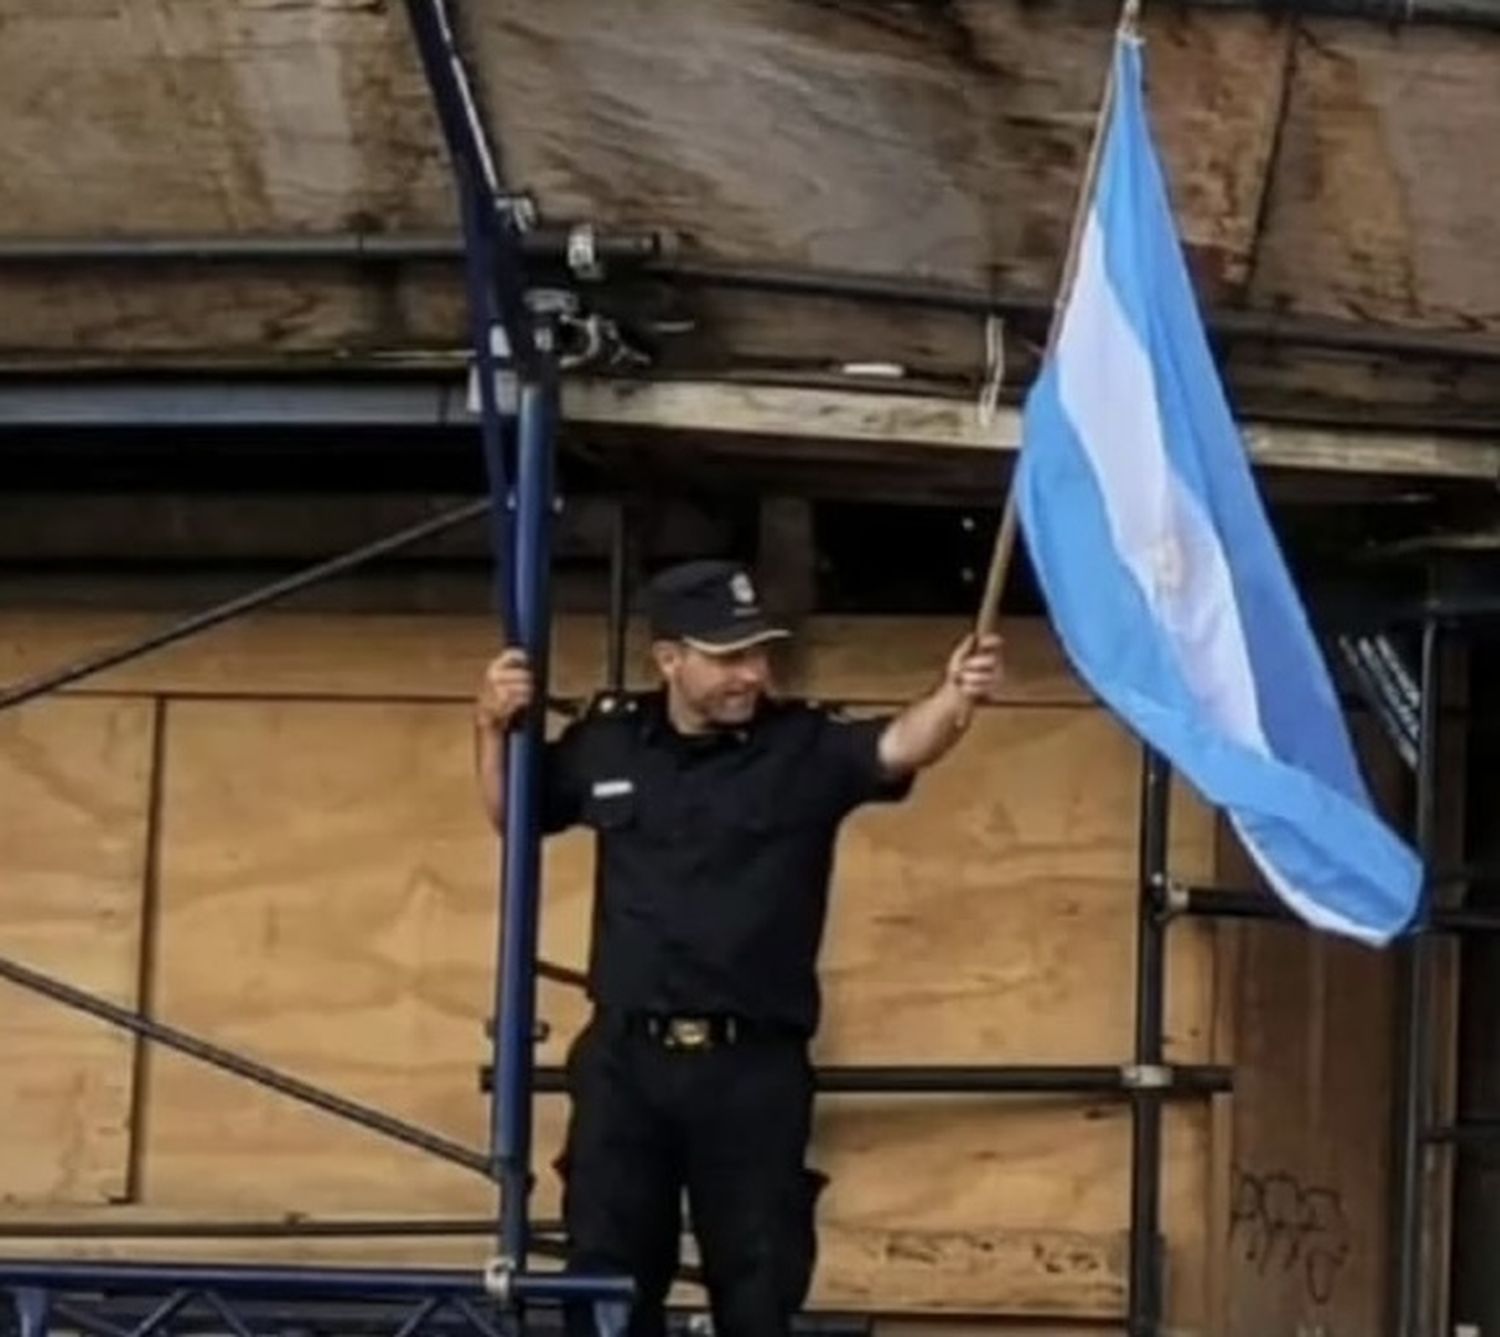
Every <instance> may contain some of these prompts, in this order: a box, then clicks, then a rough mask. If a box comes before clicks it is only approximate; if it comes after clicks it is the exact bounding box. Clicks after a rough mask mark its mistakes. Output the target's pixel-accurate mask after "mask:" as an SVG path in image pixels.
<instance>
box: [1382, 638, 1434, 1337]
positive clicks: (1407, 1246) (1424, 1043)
mask: <svg viewBox="0 0 1500 1337" xmlns="http://www.w3.org/2000/svg"><path fill="white" fill-rule="evenodd" d="M1441 651H1442V628H1441V626H1440V624H1439V623H1438V621H1437V620H1436V619H1435V618H1429V619H1428V620H1427V623H1426V625H1425V626H1424V627H1423V629H1422V667H1421V687H1422V697H1421V728H1420V731H1419V735H1418V756H1417V792H1416V847H1417V855H1418V857H1419V858H1420V859H1421V860H1422V862H1423V864H1424V865H1425V866H1427V867H1431V864H1432V860H1433V857H1434V855H1435V853H1436V851H1437V771H1438V757H1439V741H1440V740H1439V725H1440V724H1441V721H1442V671H1441V668H1442V665H1441ZM1430 895H1431V892H1430V889H1428V890H1426V891H1424V904H1423V907H1422V909H1423V912H1424V913H1425V911H1426V909H1427V901H1428V899H1429V898H1430ZM1398 965H1399V970H1400V975H1399V979H1398V985H1399V987H1398V998H1399V1010H1398V1017H1399V1023H1398V1035H1397V1042H1396V1052H1397V1060H1398V1062H1397V1065H1396V1072H1397V1073H1398V1074H1399V1083H1398V1092H1397V1096H1396V1110H1395V1119H1394V1130H1393V1131H1394V1141H1395V1147H1394V1155H1393V1158H1392V1178H1393V1181H1394V1192H1393V1194H1392V1198H1393V1203H1392V1206H1393V1213H1394V1218H1395V1219H1394V1221H1393V1223H1392V1224H1393V1229H1392V1231H1391V1253H1392V1258H1391V1330H1392V1332H1393V1333H1394V1334H1395V1337H1421V1331H1422V1277H1423V1272H1424V1269H1423V1252H1424V1250H1423V1232H1422V1223H1423V1216H1424V1213H1425V1210H1426V1193H1425V1191H1424V1190H1425V1186H1426V1175H1425V1170H1426V1157H1425V1154H1424V1153H1425V1151H1426V1148H1427V1145H1428V1144H1427V1142H1426V1140H1425V1138H1426V1134H1427V1124H1428V1120H1429V1107H1430V1102H1429V1099H1428V1094H1429V1093H1428V1080H1429V1075H1428V1074H1429V1063H1428V1050H1429V1046H1430V1031H1431V1020H1432V1018H1431V979H1430V972H1429V969H1428V953H1427V941H1426V939H1425V938H1424V937H1422V936H1420V935H1419V936H1417V937H1415V938H1412V939H1410V940H1409V941H1408V942H1406V943H1404V944H1403V946H1402V948H1401V954H1400V957H1399V959H1398Z"/></svg>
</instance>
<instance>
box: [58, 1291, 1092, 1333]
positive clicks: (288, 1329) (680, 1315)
mask: <svg viewBox="0 0 1500 1337" xmlns="http://www.w3.org/2000/svg"><path fill="white" fill-rule="evenodd" d="M65 1294H67V1295H68V1296H69V1298H68V1299H56V1300H54V1301H53V1306H52V1312H53V1314H54V1315H55V1316H56V1317H57V1318H58V1319H62V1320H65V1321H66V1327H65V1326H64V1324H62V1323H59V1324H57V1325H55V1328H54V1330H58V1329H63V1330H73V1329H76V1330H77V1331H80V1332H84V1333H88V1334H89V1337H131V1334H132V1333H133V1332H134V1331H135V1329H136V1328H137V1327H138V1325H139V1324H140V1322H141V1321H142V1320H143V1319H145V1318H146V1317H147V1315H149V1314H150V1312H151V1309H152V1307H153V1300H152V1297H150V1296H138V1295H131V1296H108V1297H104V1296H99V1295H95V1294H87V1293H86V1292H65ZM474 1303H477V1302H471V1301H464V1302H463V1303H462V1304H461V1305H459V1304H449V1305H448V1306H446V1307H444V1308H441V1309H438V1310H437V1311H435V1312H431V1313H429V1314H428V1316H427V1317H426V1319H425V1321H424V1322H423V1324H422V1326H421V1329H420V1331H421V1333H422V1334H427V1335H431V1337H437V1335H438V1334H441V1337H479V1334H480V1333H481V1332H482V1331H484V1330H483V1329H481V1328H479V1327H478V1326H477V1325H475V1324H474V1323H473V1322H472V1321H471V1319H470V1317H469V1314H468V1313H466V1312H465V1311H466V1310H468V1309H470V1306H471V1305H472V1304H474ZM413 1305H414V1302H413V1301H412V1300H411V1299H399V1300H382V1301H375V1302H365V1303H361V1302H360V1301H358V1300H314V1301H300V1302H299V1301H292V1300H286V1299H280V1298H277V1297H274V1296H269V1297H265V1298H261V1297H253V1298H251V1297H240V1298H239V1299H238V1300H237V1301H236V1303H235V1306H234V1309H235V1312H236V1313H238V1314H239V1316H240V1317H241V1318H242V1319H243V1320H244V1322H245V1324H246V1326H247V1327H248V1328H249V1329H250V1331H251V1332H253V1333H263V1334H291V1333H299V1332H300V1333H322V1334H333V1333H337V1334H339V1337H355V1335H356V1334H358V1337H393V1334H396V1333H399V1332H400V1331H401V1330H402V1324H403V1322H405V1321H406V1320H408V1319H409V1318H410V1317H411V1316H412V1314H413V1313H414V1312H415V1310H414V1308H413ZM700 1310H701V1305H700V1306H694V1307H691V1308H690V1307H686V1306H681V1307H674V1308H672V1309H670V1310H669V1312H668V1315H667V1331H668V1332H669V1333H670V1334H672V1337H693V1334H694V1333H695V1332H696V1330H697V1324H696V1318H697V1314H698V1312H699V1311H700ZM471 1312H472V1311H471ZM480 1313H481V1315H484V1314H487V1313H488V1314H489V1317H490V1319H491V1321H493V1314H492V1313H490V1311H483V1310H482V1311H480ZM561 1319H562V1315H561V1314H560V1313H559V1312H558V1311H557V1310H555V1309H537V1310H532V1311H530V1312H528V1313H527V1315H526V1324H525V1330H526V1333H527V1337H540V1335H541V1334H552V1333H558V1334H561V1331H562V1328H561ZM1092 1322H1093V1321H1092V1320H1088V1319H1085V1320H1083V1321H1082V1322H1081V1323H1080V1324H1079V1325H1078V1326H1092ZM873 1326H874V1321H873V1320H872V1319H871V1318H870V1316H869V1315H866V1314H848V1313H834V1312H830V1311H817V1312H814V1313H807V1314H796V1315H794V1316H793V1317H792V1320H791V1330H792V1333H793V1334H794V1335H795V1337H868V1334H869V1333H870V1332H871V1330H872V1328H873ZM225 1331H226V1329H225V1325H224V1323H223V1322H222V1320H220V1321H217V1322H215V1321H214V1317H213V1316H211V1315H209V1314H207V1313H201V1314H200V1312H199V1311H198V1309H196V1308H189V1309H186V1310H184V1311H183V1312H181V1313H180V1314H179V1315H178V1316H177V1317H176V1318H174V1319H173V1322H172V1333H173V1334H174V1337H182V1335H184V1334H204V1337H224V1333H225Z"/></svg>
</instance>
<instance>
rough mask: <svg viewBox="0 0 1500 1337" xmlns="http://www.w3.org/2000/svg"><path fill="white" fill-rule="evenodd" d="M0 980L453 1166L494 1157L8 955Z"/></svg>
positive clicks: (484, 1167) (480, 1166)
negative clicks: (204, 1038)
mask: <svg viewBox="0 0 1500 1337" xmlns="http://www.w3.org/2000/svg"><path fill="white" fill-rule="evenodd" d="M0 979H5V980H9V981H10V983H12V984H15V985H18V986H19V987H20V988H23V989H29V990H30V991H31V992H32V993H36V994H40V995H41V996H42V997H44V998H50V999H52V1001H53V1002H56V1003H61V1004H62V1005H63V1006H65V1007H70V1008H72V1009H74V1010H75V1011H77V1012H85V1013H87V1014H88V1015H89V1016H91V1017H95V1018H97V1019H98V1020H100V1021H106V1022H108V1023H109V1024H110V1025H111V1026H118V1027H120V1028H121V1029H122V1030H127V1031H132V1032H134V1033H135V1034H136V1035H140V1036H144V1037H145V1038H146V1039H148V1040H153V1041H155V1042H156V1043H157V1044H161V1045H165V1046H166V1047H167V1048H168V1049H172V1050H175V1051H176V1052H177V1053H179V1054H186V1055H187V1056H188V1057H189V1058H195V1059H197V1060H198V1061H199V1062H200V1063H207V1064H208V1065H209V1066H210V1067H215V1068H219V1069H221V1070H223V1071H224V1072H230V1073H233V1074H234V1075H235V1076H236V1077H243V1078H245V1079H246V1080H247V1081H252V1082H254V1083H256V1084H257V1085H258V1086H264V1087H267V1088H269V1089H270V1090H272V1091H276V1092H279V1093H280V1094H281V1095H284V1096H288V1097H290V1098H291V1099H293V1100H298V1101H301V1102H302V1103H303V1104H304V1105H311V1106H313V1107H314V1108H315V1109H320V1110H322V1111H324V1113H326V1114H332V1115H335V1116H336V1117H338V1118H340V1119H344V1120H346V1121H347V1122H349V1123H353V1124H358V1125H359V1126H360V1127H361V1128H367V1129H369V1130H370V1131H371V1132H373V1133H380V1134H382V1135H383V1136H385V1137H388V1138H390V1139H392V1140H393V1141H396V1142H404V1143H406V1144H407V1145H408V1146H412V1147H418V1148H420V1149H421V1150H422V1151H425V1152H427V1153H428V1154H429V1155H432V1156H436V1157H438V1158H439V1159H441V1160H445V1161H450V1162H452V1163H453V1164H454V1165H461V1166H463V1167H464V1168H465V1169H466V1170H473V1171H475V1172H476V1173H478V1174H482V1175H488V1174H489V1172H490V1162H489V1160H488V1159H487V1158H486V1157H484V1156H481V1155H480V1154H479V1153H478V1152H477V1151H474V1150H472V1149H470V1148H469V1147H465V1146H463V1145H462V1144H460V1143H457V1142H454V1141H451V1140H450V1139H448V1138H446V1137H443V1136H441V1135H440V1134H437V1133H432V1132H429V1131H428V1130H427V1129H425V1128H418V1127H417V1126H416V1125H414V1124H409V1123H406V1122H404V1121H403V1120H401V1119H397V1118H394V1117H393V1116H391V1115H389V1114H385V1113H383V1112H381V1111H380V1110H377V1109H371V1108H370V1107H369V1106H368V1105H361V1104H359V1103H358V1102H356V1101H353V1100H348V1099H346V1098H345V1097H343V1096H340V1095H335V1094H334V1093H333V1092H331V1091H325V1090H323V1089H322V1088H321V1087H317V1086H313V1085H312V1084H311V1083H310V1082H304V1081H302V1080H300V1079H299V1078H296V1077H292V1076H289V1075H288V1074H286V1073H284V1072H279V1071H277V1070H276V1069H275V1068H271V1067H268V1066H267V1065H266V1064H264V1063H257V1062H255V1061H254V1060H253V1059H248V1058H245V1057H244V1056H243V1055H242V1054H237V1053H235V1052H234V1051H233V1050H231V1049H225V1048H224V1047H223V1046H221V1045H216V1044H212V1043H211V1042H209V1041H207V1040H202V1039H199V1037H198V1036H196V1035H190V1034H189V1033H188V1032H187V1031H181V1030H178V1029H177V1028H176V1027H175V1026H168V1025H165V1024H164V1023H162V1022H159V1021H153V1020H152V1019H151V1018H150V1017H143V1016H141V1015H140V1013H138V1012H132V1011H130V1010H129V1009H128V1008H124V1007H120V1006H119V1005H118V1004H116V1003H111V1002H110V1001H109V1000H108V999H105V998H100V997H98V996H97V995H95V994H91V993H89V992H88V991H87V990H85V989H79V988H75V987H74V986H73V985H71V984H67V983H65V982H64V981H62V980H59V979H56V978H54V977H53V976H51V975H47V974H44V973H43V972H42V971H39V970H32V969H31V968H30V967H29V966H23V965H21V964H20V963H19V962H17V961H12V960H10V959H9V958H8V957H3V956H0Z"/></svg>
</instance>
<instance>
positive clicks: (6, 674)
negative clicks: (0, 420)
mask: <svg viewBox="0 0 1500 1337" xmlns="http://www.w3.org/2000/svg"><path fill="white" fill-rule="evenodd" d="M170 620H171V614H166V613H163V614H159V615H143V614H134V613H128V614H106V613H99V612H84V613H79V612H69V611H56V612H22V611H11V610H5V611H0V682H6V683H14V682H18V681H20V680H22V679H24V678H26V677H28V676H29V675H32V674H36V673H41V672H44V671H46V670H48V669H52V668H55V667H57V666H59V665H61V664H66V663H71V662H73V661H74V660H76V659H78V658H80V657H84V656H87V655H89V654H92V653H95V652H97V651H99V650H102V649H105V648H108V647H111V646H114V645H119V644H125V643H128V642H130V641H131V640H134V639H136V638H138V637H140V636H143V635H145V634H147V633H149V632H151V631H153V630H155V629H157V628H159V627H161V626H164V625H166V624H167V623H168V622H169V621H170ZM968 630H969V628H968V626H967V624H966V623H965V622H964V621H963V620H962V619H959V618H894V617H863V616H859V617H814V618H809V619H808V620H807V621H806V622H805V623H804V624H803V625H802V627H801V628H800V632H799V635H800V636H801V638H802V640H803V642H804V653H803V655H802V657H801V662H800V665H799V672H798V673H797V675H795V676H794V677H792V678H791V679H789V681H788V687H789V689H792V690H797V691H800V692H805V693H807V694H809V695H811V696H814V697H817V698H821V699H825V700H836V701H904V700H907V699H909V698H911V697H913V696H915V695H917V694H919V693H921V692H925V691H928V690H929V689H930V688H931V687H932V685H933V683H934V682H935V681H936V680H937V677H938V675H939V674H940V673H941V671H942V666H943V664H944V663H945V662H946V660H947V656H948V653H949V652H950V650H951V649H952V647H953V646H954V645H955V644H956V643H957V641H958V639H959V638H960V637H961V636H963V635H964V634H965V633H966V632H967V631H968ZM1002 630H1003V634H1004V636H1005V645H1006V674H1007V677H1006V683H1005V686H1004V690H1003V693H1002V700H1004V701H1006V702H1015V703H1020V702H1032V703H1036V704H1060V703H1068V702H1078V701H1081V700H1084V699H1086V698H1085V695H1084V692H1083V690H1082V688H1081V686H1080V685H1079V683H1078V680H1077V679H1076V678H1075V677H1073V676H1072V674H1071V672H1070V671H1069V670H1068V668H1067V666H1066V663H1065V662H1064V660H1063V657H1062V654H1061V651H1060V650H1059V648H1058V645H1057V642H1056V639H1055V638H1054V637H1053V636H1052V634H1051V632H1050V631H1049V630H1048V629H1047V627H1046V626H1045V624H1044V623H1043V622H1041V621H1040V620H1038V619H1030V618H1028V619H1015V620H1012V621H1009V622H1007V623H1006V624H1005V626H1004V628H1003V629H1002ZM605 637H606V621H605V619H604V618H602V617H595V616H585V615H565V616H560V617H558V618H557V619H556V623H555V629H554V636H553V651H552V656H553V660H552V662H553V691H554V692H555V693H557V694H559V695H561V696H565V697H571V698H575V699H577V698H587V697H589V696H591V695H592V694H593V693H594V692H596V691H598V690H600V689H601V687H602V684H603V681H604V669H605V647H606V639H605ZM499 643H500V635H499V632H498V630H497V629H496V627H495V624H494V623H493V622H492V621H491V620H490V619H489V618H486V617H473V616H454V615H430V616H428V615H415V616H400V615H382V614H369V615H355V616H345V617H327V616H317V615H300V614H278V613H261V614H256V615H254V616H253V617H249V618H246V619H243V620H241V621H238V622H232V623H227V624H225V625H223V626H220V627H216V628H214V629H213V630H212V631H208V632H205V633H202V634H201V635H199V636H196V637H193V638H191V639H189V640H186V641H182V642H179V643H178V644H176V645H173V646H170V647H168V648H166V649H164V650H160V651H156V652H154V653H152V654H151V655H148V656H146V657H144V658H141V659H139V660H136V661H134V662H133V663H130V664H127V665H124V666H122V667H121V668H119V669H113V670H110V671H109V672H107V673H103V674H100V675H99V676H98V677H97V678H94V679H91V680H90V681H89V683H88V684H87V686H88V687H89V688H90V689H92V690H100V691H108V692H162V693H167V694H169V695H174V696H193V695H205V694H207V695H213V694H224V693H237V694H241V695H251V696H256V697H261V698H267V697H276V696H326V697H335V698H350V699H370V700H385V699H400V698H412V697H423V698H434V699H445V700H451V701H454V702H459V701H468V700H471V699H472V694H473V691H474V684H475V683H477V682H478V680H479V675H480V673H481V672H482V670H483V667H484V664H485V662H486V659H487V658H488V656H490V655H492V654H494V653H495V652H496V651H497V649H498V646H499ZM872 646H878V647H879V652H878V655H877V654H875V653H874V652H873V651H872V649H871V647H872ZM648 664H649V659H648V656H647V645H646V636H645V633H644V630H643V628H642V626H641V625H640V624H639V623H638V622H637V623H635V624H633V625H632V629H631V640H630V646H629V654H628V657H627V665H628V669H629V675H630V676H629V681H630V682H631V684H632V685H634V686H645V685H647V684H649V682H650V681H651V679H650V677H649V676H648V672H649V668H648Z"/></svg>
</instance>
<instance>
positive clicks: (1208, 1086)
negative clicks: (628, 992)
mask: <svg viewBox="0 0 1500 1337" xmlns="http://www.w3.org/2000/svg"><path fill="white" fill-rule="evenodd" d="M1137 1071H1138V1070H1137V1067H1136V1065H1134V1064H1114V1065H1110V1064H1103V1063H1100V1064H1072V1063H1054V1064H1030V1065H1028V1064H1016V1063H998V1064H967V1065H950V1064H942V1063H924V1064H921V1065H916V1064H909V1065H900V1064H886V1065H882V1064H837V1065H834V1066H827V1067H818V1068H816V1069H815V1070H814V1072H813V1081H814V1087H815V1089H816V1090H817V1091H818V1092H820V1093H821V1094H824V1095H866V1096H873V1095H891V1096H965V1095H1037V1096H1090V1095H1092V1096H1122V1095H1128V1094H1130V1093H1131V1092H1133V1091H1134V1090H1136V1089H1137V1087H1138V1086H1139V1081H1138V1079H1137ZM1164 1078H1165V1081H1166V1083H1167V1084H1166V1085H1165V1086H1163V1087H1161V1088H1159V1091H1160V1094H1162V1095H1166V1096H1203V1095H1212V1094H1215V1093H1219V1092H1225V1091H1229V1090H1232V1089H1233V1084H1234V1078H1233V1073H1232V1071H1231V1070H1230V1069H1229V1068H1227V1067H1223V1066H1222V1065H1218V1064H1183V1065H1180V1066H1175V1067H1170V1068H1167V1069H1165V1070H1164ZM481 1080H482V1084H485V1083H487V1082H488V1080H489V1079H488V1074H484V1075H483V1076H482V1079H481ZM536 1090H537V1091H539V1092H542V1093H548V1094H556V1093H559V1092H563V1091H566V1090H567V1084H566V1080H565V1073H564V1071H563V1069H561V1068H557V1067H541V1068H538V1069H537V1072H536Z"/></svg>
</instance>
